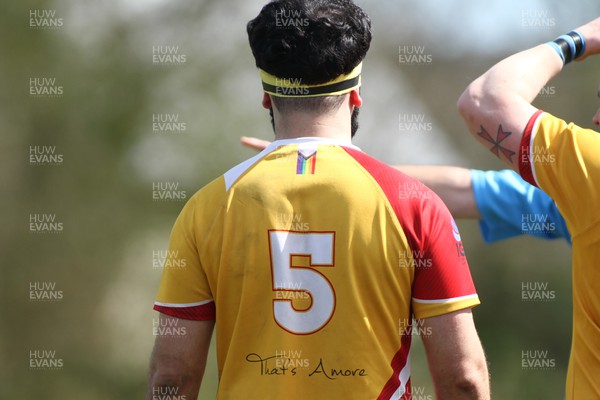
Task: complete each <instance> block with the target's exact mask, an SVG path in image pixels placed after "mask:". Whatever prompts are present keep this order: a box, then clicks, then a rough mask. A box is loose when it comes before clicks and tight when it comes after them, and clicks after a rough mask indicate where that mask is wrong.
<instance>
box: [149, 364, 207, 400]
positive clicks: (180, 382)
mask: <svg viewBox="0 0 600 400" xmlns="http://www.w3.org/2000/svg"><path fill="white" fill-rule="evenodd" d="M200 383H201V378H200V379H199V378H197V377H193V376H182V375H171V374H166V373H161V372H159V371H154V373H152V372H151V375H150V378H149V384H148V391H147V393H146V400H156V399H163V398H178V399H179V398H182V399H195V398H197V397H198V392H199V391H200ZM169 396H171V397H169Z"/></svg>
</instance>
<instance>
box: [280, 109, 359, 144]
mask: <svg viewBox="0 0 600 400" xmlns="http://www.w3.org/2000/svg"><path fill="white" fill-rule="evenodd" d="M350 132H351V126H350V115H347V116H344V115H343V114H342V115H340V114H328V115H319V116H313V115H307V114H292V115H287V116H285V118H282V117H281V116H280V118H275V139H276V140H281V139H295V138H300V137H321V138H328V139H335V140H340V141H344V142H348V143H349V142H350V141H351V134H350Z"/></svg>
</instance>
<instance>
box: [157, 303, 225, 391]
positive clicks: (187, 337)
mask: <svg viewBox="0 0 600 400" xmlns="http://www.w3.org/2000/svg"><path fill="white" fill-rule="evenodd" d="M160 320H161V321H163V320H164V325H163V326H177V327H179V328H181V332H183V334H182V335H166V334H165V335H158V336H156V340H155V343H154V350H153V351H152V356H151V358H150V372H149V377H148V389H147V392H146V400H157V399H165V398H178V399H179V398H182V399H195V398H197V397H198V392H199V390H200V384H201V383H202V377H203V376H204V369H205V368H206V358H207V356H208V349H209V347H210V339H211V336H212V331H213V327H214V321H192V320H185V319H178V318H174V317H170V316H168V315H165V314H160ZM169 396H170V397H169Z"/></svg>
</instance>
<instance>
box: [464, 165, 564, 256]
mask: <svg viewBox="0 0 600 400" xmlns="http://www.w3.org/2000/svg"><path fill="white" fill-rule="evenodd" d="M471 181H472V182H473V193H474V196H475V201H476V203H477V207H478V208H479V213H480V215H481V220H480V221H479V227H480V228H481V234H482V235H483V239H484V240H485V241H486V242H487V243H492V242H495V241H498V240H502V239H507V238H510V237H513V236H518V235H532V236H536V237H540V238H544V239H558V238H564V239H566V240H567V241H568V242H569V244H570V243H571V235H570V234H569V231H568V230H567V224H566V222H565V220H564V219H563V217H562V215H561V214H560V212H559V211H558V208H557V207H556V204H555V203H554V201H553V200H552V199H551V198H550V197H549V196H548V195H547V194H546V193H544V192H543V191H541V190H540V189H538V188H536V187H534V186H532V185H530V184H529V183H527V182H525V181H524V180H523V179H521V177H520V176H519V175H518V174H517V173H516V172H514V171H511V170H502V171H479V170H471Z"/></svg>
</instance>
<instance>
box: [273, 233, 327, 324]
mask: <svg viewBox="0 0 600 400" xmlns="http://www.w3.org/2000/svg"><path fill="white" fill-rule="evenodd" d="M268 232H269V234H268V239H269V260H270V264H271V290H272V291H273V292H274V293H277V292H279V291H284V292H304V293H307V294H308V296H309V297H310V302H311V303H310V305H309V306H308V307H307V308H306V309H303V310H302V309H297V308H296V307H294V305H293V299H292V298H273V307H272V308H271V309H272V313H273V319H274V320H275V323H276V324H277V325H279V327H280V328H281V329H283V330H285V331H286V332H289V333H291V334H294V335H311V334H313V333H316V332H318V331H320V330H321V329H323V328H324V327H325V326H326V325H327V324H328V323H329V321H331V318H332V317H333V314H334V313H335V310H336V308H337V298H336V293H335V289H334V288H333V285H332V284H331V281H330V280H329V279H328V278H327V276H325V275H324V274H323V273H321V272H320V271H318V270H316V269H315V268H323V267H324V268H333V267H335V231H292V230H281V229H269V231H268ZM281 233H285V234H287V235H295V236H298V237H300V236H305V237H307V238H308V235H311V237H313V238H314V235H326V236H329V237H330V238H331V247H330V252H331V254H330V259H331V261H330V262H327V263H313V254H314V253H311V252H302V253H301V252H295V251H293V250H291V251H290V252H289V258H288V262H287V264H284V265H281V266H280V268H282V270H283V272H287V270H289V274H293V272H294V270H302V271H303V274H306V273H310V274H314V275H313V276H312V277H313V278H317V277H318V278H319V279H320V280H321V283H325V284H327V286H328V287H329V289H330V294H331V298H332V304H331V305H330V310H329V315H328V316H327V319H326V320H325V321H324V322H322V323H320V324H319V325H318V326H316V327H314V328H312V329H306V330H302V331H300V330H298V329H294V328H292V327H290V326H289V324H287V323H286V322H285V321H281V320H280V319H278V317H277V305H276V304H285V305H287V306H288V307H289V311H291V312H293V313H307V312H309V311H310V310H312V309H313V308H314V307H319V305H316V306H315V296H313V294H312V293H311V291H310V290H308V289H309V288H300V289H294V288H289V287H285V286H278V285H277V282H276V278H275V272H276V271H275V268H276V263H275V260H274V258H273V255H274V252H275V251H277V249H276V248H275V247H274V244H275V243H274V242H275V241H277V240H278V239H277V238H275V237H274V236H273V235H278V234H281ZM273 239H275V240H273ZM282 254H283V253H282ZM294 256H300V257H308V258H309V266H308V267H305V266H294V265H292V259H293V257H294ZM302 283H303V282H302V281H300V282H299V284H300V285H301V284H302ZM315 294H316V293H315ZM279 308H280V309H281V306H280V307H279ZM286 325H287V326H286Z"/></svg>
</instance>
